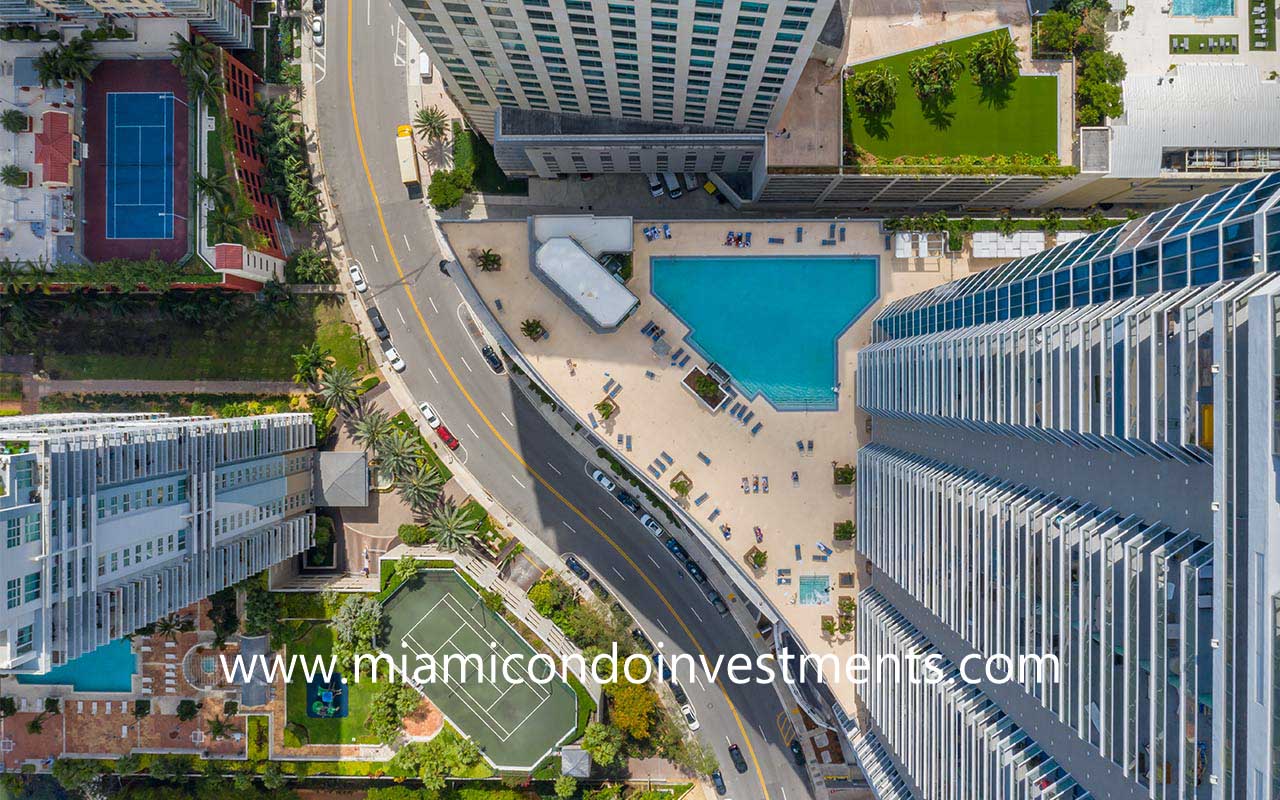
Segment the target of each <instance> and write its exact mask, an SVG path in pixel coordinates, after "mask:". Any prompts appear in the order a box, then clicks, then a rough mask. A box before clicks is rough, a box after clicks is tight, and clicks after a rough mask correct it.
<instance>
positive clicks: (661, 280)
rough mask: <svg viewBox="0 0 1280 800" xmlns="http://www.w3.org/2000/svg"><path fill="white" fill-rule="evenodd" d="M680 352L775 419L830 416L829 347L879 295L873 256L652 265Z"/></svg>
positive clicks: (685, 260)
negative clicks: (698, 359) (705, 363)
mask: <svg viewBox="0 0 1280 800" xmlns="http://www.w3.org/2000/svg"><path fill="white" fill-rule="evenodd" d="M650 265H651V272H652V275H651V281H652V290H653V295H654V296H655V297H657V298H658V299H659V300H660V301H662V303H663V304H664V305H666V306H667V308H669V309H671V312H672V313H673V314H675V315H676V316H677V317H679V318H680V319H681V321H683V322H684V323H685V324H686V325H687V326H689V329H690V332H689V335H688V337H687V338H686V342H687V343H688V344H689V345H691V346H693V347H694V349H696V350H697V351H698V352H699V353H701V354H702V356H703V357H705V358H706V359H707V360H709V361H713V362H715V363H717V364H719V365H720V366H721V367H722V368H724V370H725V371H726V372H728V373H729V374H730V375H732V376H733V380H734V383H735V384H736V385H737V386H738V388H739V389H741V390H742V391H743V392H744V393H745V394H746V395H748V396H751V397H754V396H757V395H763V396H764V397H765V399H767V400H768V401H769V402H770V403H772V404H773V405H774V407H776V408H778V409H779V410H782V411H818V410H834V409H835V408H836V398H837V389H836V382H837V380H838V375H839V371H838V369H837V364H836V341H837V340H838V339H839V338H840V336H841V335H842V334H843V333H844V332H845V331H846V330H847V329H848V328H849V326H850V325H852V324H853V323H854V322H855V321H856V320H857V319H858V317H859V316H861V315H862V314H863V312H865V311H866V310H867V309H868V308H869V307H870V306H871V304H872V303H874V302H875V300H876V298H877V297H878V295H879V259H878V258H876V257H874V256H758V257H757V256H680V257H669V258H654V259H652V260H651V262H650Z"/></svg>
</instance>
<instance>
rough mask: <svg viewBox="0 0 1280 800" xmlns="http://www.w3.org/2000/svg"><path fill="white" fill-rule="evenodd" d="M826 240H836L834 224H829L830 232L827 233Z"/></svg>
mask: <svg viewBox="0 0 1280 800" xmlns="http://www.w3.org/2000/svg"><path fill="white" fill-rule="evenodd" d="M827 238H828V239H834V238H836V224H835V223H834V222H833V223H831V231H830V232H829V233H827Z"/></svg>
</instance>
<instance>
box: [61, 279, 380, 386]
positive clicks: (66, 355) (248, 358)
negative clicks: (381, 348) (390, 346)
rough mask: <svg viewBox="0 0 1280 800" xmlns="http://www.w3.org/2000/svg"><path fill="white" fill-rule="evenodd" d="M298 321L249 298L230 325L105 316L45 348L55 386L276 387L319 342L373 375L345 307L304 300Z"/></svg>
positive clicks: (64, 328)
mask: <svg viewBox="0 0 1280 800" xmlns="http://www.w3.org/2000/svg"><path fill="white" fill-rule="evenodd" d="M298 300H299V308H298V312H297V314H296V315H287V314H278V315H274V316H269V315H266V314H263V313H261V312H259V311H258V310H257V309H256V308H255V306H254V303H253V301H252V299H250V298H243V299H238V300H237V301H236V302H235V303H234V304H232V305H230V306H229V307H228V309H227V311H226V313H225V317H224V318H223V319H222V320H220V321H217V322H213V323H210V324H207V325H199V326H193V325H191V324H188V323H185V322H182V321H180V320H177V319H174V318H172V317H170V316H167V315H164V314H160V313H155V312H153V311H151V310H141V311H138V312H136V313H133V314H131V316H130V317H129V319H128V320H127V321H126V320H122V319H120V318H116V317H112V316H110V315H109V314H106V313H100V314H93V315H88V316H68V317H67V318H65V319H63V320H61V321H60V324H58V325H57V326H55V327H54V328H53V330H52V333H51V334H50V335H49V336H47V337H46V338H45V340H44V341H43V342H42V343H41V344H42V351H43V353H42V365H43V368H44V369H45V370H47V371H48V372H49V374H50V375H51V376H52V377H54V378H62V379H69V380H74V379H100V380H109V379H129V378H132V379H138V380H271V381H287V380H291V379H292V377H293V359H292V356H293V354H294V353H297V352H299V351H300V350H302V348H303V347H304V346H306V345H308V344H310V343H312V342H319V343H320V344H321V345H323V346H324V347H326V348H328V349H329V350H330V351H331V352H332V353H333V356H334V358H335V359H336V360H337V363H338V364H339V365H340V366H348V367H351V368H353V369H355V370H356V372H357V373H361V374H363V373H364V372H366V371H368V370H371V369H372V368H373V364H372V362H371V361H370V360H369V359H368V356H367V354H366V353H365V352H364V344H363V343H362V342H361V341H360V339H359V337H358V336H357V334H356V333H355V329H354V328H352V327H351V326H349V325H348V324H347V323H346V322H345V321H344V318H343V313H344V312H343V307H342V306H341V305H339V304H337V303H334V302H332V301H326V300H323V299H321V298H314V297H301V298H298Z"/></svg>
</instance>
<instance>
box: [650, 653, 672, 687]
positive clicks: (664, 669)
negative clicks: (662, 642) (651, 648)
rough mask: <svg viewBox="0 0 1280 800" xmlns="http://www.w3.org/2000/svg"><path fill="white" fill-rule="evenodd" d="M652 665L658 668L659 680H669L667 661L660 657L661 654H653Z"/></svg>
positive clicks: (669, 670)
mask: <svg viewBox="0 0 1280 800" xmlns="http://www.w3.org/2000/svg"><path fill="white" fill-rule="evenodd" d="M653 665H654V666H655V667H657V668H658V679H659V680H662V681H669V680H671V668H670V667H668V666H667V660H666V659H665V658H663V657H662V653H654V654H653Z"/></svg>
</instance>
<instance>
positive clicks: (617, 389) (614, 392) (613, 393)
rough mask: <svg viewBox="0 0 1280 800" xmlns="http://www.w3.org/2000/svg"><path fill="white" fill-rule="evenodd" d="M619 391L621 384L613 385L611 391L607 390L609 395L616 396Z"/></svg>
mask: <svg viewBox="0 0 1280 800" xmlns="http://www.w3.org/2000/svg"><path fill="white" fill-rule="evenodd" d="M620 391H622V384H618V385H617V386H615V387H613V391H612V392H609V396H610V397H617V396H618V392H620Z"/></svg>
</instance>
